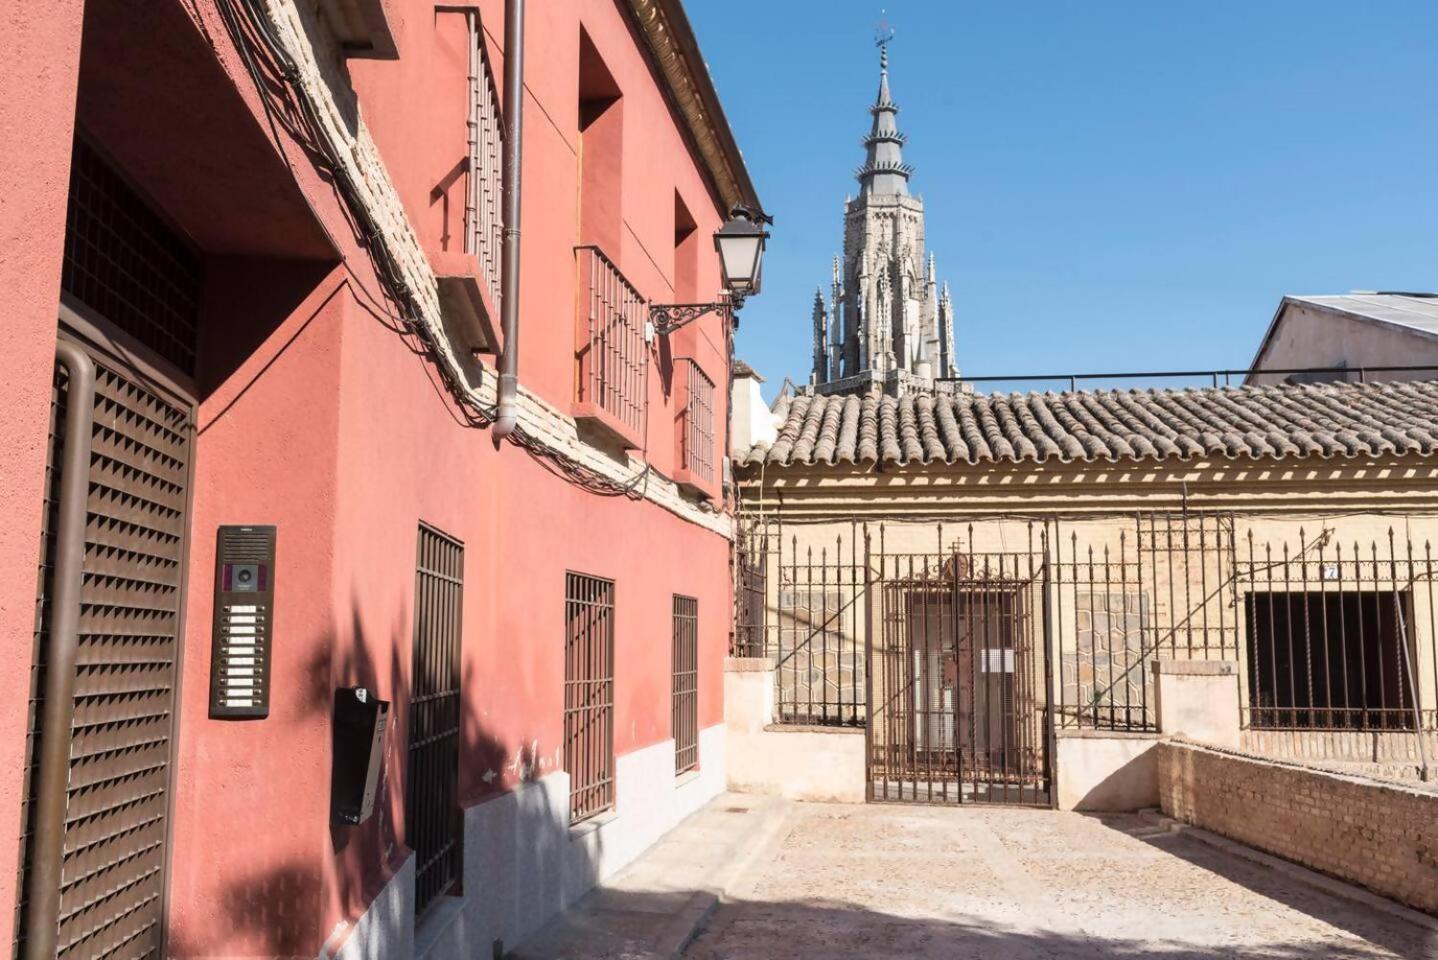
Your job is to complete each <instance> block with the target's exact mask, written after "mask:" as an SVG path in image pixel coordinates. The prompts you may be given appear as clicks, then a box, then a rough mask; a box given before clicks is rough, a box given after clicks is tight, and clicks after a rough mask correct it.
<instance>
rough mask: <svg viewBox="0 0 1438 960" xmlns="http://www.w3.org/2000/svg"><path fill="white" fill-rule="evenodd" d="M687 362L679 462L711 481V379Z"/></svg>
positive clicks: (712, 442)
mask: <svg viewBox="0 0 1438 960" xmlns="http://www.w3.org/2000/svg"><path fill="white" fill-rule="evenodd" d="M683 362H684V363H685V364H686V365H687V379H688V397H687V400H686V402H685V405H684V430H683V433H682V437H683V442H682V450H681V453H682V457H683V459H682V460H681V464H680V465H681V466H682V467H683V468H684V469H685V470H688V471H689V472H690V473H692V474H694V475H695V476H696V477H698V478H699V479H700V480H702V481H703V482H705V483H713V482H714V381H713V380H710V379H709V377H708V376H707V375H706V374H705V373H704V371H703V370H702V369H700V367H699V364H697V363H695V362H694V361H693V360H688V359H686V360H684V361H683Z"/></svg>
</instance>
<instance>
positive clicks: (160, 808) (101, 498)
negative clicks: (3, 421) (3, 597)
mask: <svg viewBox="0 0 1438 960" xmlns="http://www.w3.org/2000/svg"><path fill="white" fill-rule="evenodd" d="M89 354H90V357H91V361H90V362H91V363H93V365H94V394H93V403H92V407H93V409H92V417H91V418H89V419H90V424H89V427H90V430H89V436H88V437H85V436H73V435H66V434H67V433H68V431H67V430H66V429H64V425H65V422H66V420H67V417H68V416H69V411H68V405H69V402H70V392H71V391H70V381H71V379H72V378H71V377H70V375H69V374H68V373H57V377H56V384H55V391H54V395H53V409H54V416H53V418H52V431H51V462H50V468H49V477H48V478H47V479H48V483H47V510H46V513H47V523H46V525H45V542H44V548H43V553H42V557H41V569H40V591H39V597H38V605H37V627H36V637H35V643H36V647H35V661H34V662H35V666H36V669H35V671H34V674H35V678H36V682H35V683H34V685H33V688H32V689H33V692H32V698H31V710H30V712H31V725H30V751H29V753H30V760H29V769H28V770H27V777H26V804H25V811H24V823H25V831H26V835H25V838H24V850H25V855H24V857H23V859H22V863H21V877H20V879H21V886H20V888H21V890H22V891H23V896H25V898H26V902H25V904H23V905H22V907H21V917H22V921H21V923H20V924H18V925H17V952H22V953H23V948H22V947H21V944H22V942H23V941H26V940H28V939H31V938H32V937H33V938H34V939H35V940H36V941H37V942H45V941H46V940H48V939H49V938H50V937H52V936H53V937H55V938H56V939H55V941H54V942H55V948H54V950H55V953H54V955H55V956H59V957H76V958H79V957H84V958H87V960H88V958H100V957H150V956H159V954H160V950H161V942H162V937H163V908H164V890H165V883H164V874H165V869H166V859H167V858H166V850H167V836H168V832H169V817H168V810H169V799H170V795H169V789H170V779H171V767H172V749H171V748H172V739H173V733H174V722H175V717H174V708H175V694H176V679H177V676H176V662H177V658H178V651H179V642H180V641H179V638H180V632H181V600H182V578H183V571H184V559H185V535H186V516H185V511H186V503H187V488H188V481H189V472H190V455H191V443H192V438H193V432H192V428H193V423H192V419H191V416H190V410H189V408H188V406H187V405H184V404H181V403H177V402H175V401H173V400H171V399H169V398H167V397H166V396H164V395H162V394H161V393H160V392H159V391H158V390H157V389H151V388H150V387H148V386H145V385H142V384H141V383H139V382H137V380H136V379H134V378H132V377H131V376H130V375H129V374H128V373H127V372H125V371H123V370H122V369H121V368H120V367H119V366H118V365H117V364H113V363H111V362H110V361H109V360H108V359H107V358H105V357H103V356H101V355H100V354H98V353H96V352H93V351H90V352H89ZM75 399H76V402H84V398H83V397H81V396H77V397H76V398H75ZM70 422H71V423H74V422H75V421H74V420H73V418H72V419H71V420H70ZM76 442H80V443H88V447H89V450H88V458H87V461H85V460H82V461H80V462H81V463H85V464H86V467H87V469H88V478H87V479H88V487H89V493H88V500H87V502H86V504H85V509H84V514H83V526H84V529H83V559H82V560H81V561H80V569H79V574H80V575H79V578H78V583H75V582H73V580H72V579H67V580H66V582H60V580H61V577H59V576H57V575H56V574H57V571H56V563H57V553H58V551H59V546H58V540H57V520H56V518H57V516H58V515H59V513H60V511H58V510H56V509H54V505H55V502H56V499H57V496H58V493H57V491H58V490H59V489H60V485H61V484H63V483H64V480H65V478H64V476H63V473H64V471H63V470H62V469H58V466H57V465H58V464H59V463H60V462H61V460H62V453H63V451H64V450H65V449H66V448H67V446H68V445H70V444H73V443H76ZM75 589H78V620H77V621H75V629H74V631H73V636H74V639H75V644H74V648H73V649H74V670H73V683H74V693H73V704H74V714H73V721H72V722H71V723H70V724H69V729H68V730H64V729H61V730H60V731H58V732H52V731H51V730H50V729H48V728H45V729H42V728H43V727H44V723H43V722H42V718H44V717H46V716H47V702H46V697H45V691H46V690H49V689H52V688H51V687H50V686H49V685H48V681H47V680H44V679H42V678H44V675H45V673H46V669H45V668H46V666H47V665H48V664H49V663H50V662H52V661H51V660H50V659H49V658H50V656H51V654H52V651H54V650H56V649H57V648H56V646H55V645H56V644H57V643H66V642H67V640H66V638H65V637H64V636H63V634H68V633H70V631H69V630H68V629H66V628H65V624H64V623H61V622H57V621H58V620H59V619H60V617H61V616H62V612H61V610H60V609H58V606H60V605H57V603H56V600H55V598H56V597H57V596H59V595H62V594H63V595H64V596H65V597H66V598H67V599H66V600H65V602H64V603H63V604H62V605H63V606H66V607H69V608H71V609H73V606H74V604H73V594H72V593H70V591H73V590H75ZM67 673H68V671H67ZM42 684H43V685H42ZM52 699H55V698H52ZM52 709H55V708H52ZM49 715H50V716H53V714H49ZM52 735H58V736H61V737H67V738H68V740H69V751H68V753H69V758H68V759H69V762H68V769H67V770H66V781H67V783H66V785H65V787H64V790H63V792H61V793H59V794H57V795H56V796H57V798H58V799H59V802H60V805H61V806H63V811H62V812H63V816H62V817H60V818H59V824H58V825H59V827H60V829H59V831H58V833H59V836H58V839H59V848H60V860H59V868H60V869H59V884H58V886H59V900H58V910H57V911H54V912H53V913H52V914H51V915H52V916H54V917H55V927H54V929H53V930H49V929H46V930H43V931H35V930H31V929H30V928H29V920H28V919H27V918H28V917H33V916H34V915H33V914H30V913H29V910H28V907H29V905H30V901H32V900H35V899H36V898H37V897H38V898H39V899H40V901H41V902H46V901H49V900H52V899H53V895H54V888H53V880H54V878H53V877H48V876H46V874H47V873H48V869H49V868H48V867H46V866H45V853H44V851H45V850H46V849H53V847H50V846H49V845H50V844H53V843H54V841H55V838H54V837H50V836H48V832H49V831H50V829H51V828H50V827H48V826H46V823H47V819H48V818H47V815H46V812H45V810H44V807H45V806H46V803H45V801H44V789H45V788H44V786H43V782H44V780H45V777H44V776H43V775H42V771H41V766H40V763H41V759H42V757H43V756H44V754H43V743H44V740H45V739H46V738H49V737H51V736H52ZM62 756H63V755H62ZM60 812H61V811H55V810H51V811H49V818H54V817H55V815H56V814H57V813H60ZM48 822H49V823H52V824H54V823H55V822H56V821H55V820H54V819H48ZM37 884H38V885H41V886H43V887H44V889H41V886H37ZM50 909H52V910H53V908H50ZM47 926H48V925H47Z"/></svg>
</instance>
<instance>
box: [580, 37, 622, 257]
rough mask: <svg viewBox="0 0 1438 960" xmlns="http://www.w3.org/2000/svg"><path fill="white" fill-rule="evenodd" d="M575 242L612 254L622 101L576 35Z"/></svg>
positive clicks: (593, 52)
mask: <svg viewBox="0 0 1438 960" xmlns="http://www.w3.org/2000/svg"><path fill="white" fill-rule="evenodd" d="M578 114H579V115H578V129H579V242H580V243H581V244H593V245H595V246H598V247H599V248H600V249H602V250H604V251H605V252H606V253H608V254H609V255H610V256H611V257H612V256H615V255H617V254H618V251H619V237H620V224H621V218H622V216H623V204H622V200H623V182H624V176H623V174H624V97H623V94H622V93H621V92H620V89H619V84H618V83H616V82H615V80H614V74H613V73H611V72H610V70H609V67H608V66H607V65H606V64H605V62H604V58H603V57H601V56H600V55H599V50H598V49H597V48H596V47H595V46H594V42H593V41H592V40H590V39H589V34H588V33H587V32H585V31H584V30H580V31H579V98H578Z"/></svg>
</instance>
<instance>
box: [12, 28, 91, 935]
mask: <svg viewBox="0 0 1438 960" xmlns="http://www.w3.org/2000/svg"><path fill="white" fill-rule="evenodd" d="M81 7H82V4H81V2H80V0H56V2H54V3H47V4H43V5H41V6H40V7H38V8H34V9H32V8H31V6H30V5H28V4H25V5H21V4H8V5H7V6H6V7H5V8H4V10H3V11H0V30H3V32H4V34H5V37H6V45H7V47H9V49H8V50H7V52H6V55H5V56H4V57H3V58H0V89H3V90H6V91H10V92H14V91H23V95H20V96H17V95H14V94H13V93H7V95H6V96H4V97H0V130H4V131H6V133H5V134H4V135H3V136H0V318H3V320H0V324H3V328H4V329H5V331H6V332H7V333H8V334H9V335H8V336H6V338H5V340H6V343H5V349H3V350H0V384H3V387H0V395H3V397H4V402H3V403H0V451H3V454H4V455H3V456H0V518H3V521H4V522H0V637H4V638H5V643H6V648H7V650H9V651H10V655H9V656H6V657H5V658H4V660H3V663H0V683H3V684H4V689H5V693H6V696H5V697H3V698H0V850H4V851H8V852H7V854H6V855H7V856H10V857H11V860H10V861H9V862H12V863H13V862H16V860H17V858H18V851H17V849H16V846H17V844H18V842H19V837H20V795H21V791H22V789H23V783H24V781H23V767H24V758H25V724H26V707H27V702H28V699H29V672H30V665H29V658H30V648H31V645H32V643H31V637H32V636H33V634H34V629H35V570H36V561H37V560H38V558H39V552H40V547H39V544H40V491H41V489H42V486H43V483H44V477H45V435H46V429H47V425H48V423H49V408H50V382H51V376H52V374H51V370H52V369H53V366H54V357H55V323H56V320H55V318H56V312H55V304H56V303H58V302H59V299H60V254H61V249H62V246H61V245H62V243H63V242H64V231H65V197H66V193H67V183H68V180H69V175H70V143H71V138H72V134H73V128H74V122H75V114H74V109H73V104H74V102H75V84H76V80H77V77H78V75H79V67H80V16H81ZM21 131H23V135H20V132H21ZM14 898H15V873H14V871H12V870H10V869H4V870H0V903H5V904H11V903H13V902H14ZM13 921H14V912H13V911H12V910H9V909H3V910H0V937H3V942H9V940H10V938H11V936H12V935H13V933H12V926H13Z"/></svg>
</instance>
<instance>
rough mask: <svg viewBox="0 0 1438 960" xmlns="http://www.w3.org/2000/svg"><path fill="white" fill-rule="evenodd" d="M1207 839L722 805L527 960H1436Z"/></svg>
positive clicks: (1292, 876)
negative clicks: (1109, 959) (1217, 959)
mask: <svg viewBox="0 0 1438 960" xmlns="http://www.w3.org/2000/svg"><path fill="white" fill-rule="evenodd" d="M1201 836H1202V835H1201V834H1200V833H1198V832H1194V831H1190V830H1176V829H1174V825H1173V824H1171V823H1169V822H1167V821H1163V820H1161V819H1157V818H1155V817H1153V816H1145V815H1137V814H1115V815H1104V816H1093V815H1084V814H1077V813H1055V812H1051V811H1048V810H1023V809H1015V808H990V809H984V808H962V809H953V808H937V807H922V806H896V805H881V804H871V805H844V804H795V803H789V802H786V801H783V800H778V799H775V798H765V797H756V796H748V795H725V796H723V797H720V798H719V799H717V800H716V801H714V802H713V803H712V804H710V805H709V806H708V807H706V808H705V809H704V810H701V811H700V812H699V813H697V814H695V815H694V816H693V817H691V818H689V820H687V821H685V822H684V823H683V824H681V825H680V826H679V827H678V828H677V829H676V830H675V831H674V832H673V833H671V834H670V835H669V836H667V837H666V838H665V839H664V840H663V841H661V842H660V843H659V844H657V845H655V846H654V847H653V848H651V849H650V850H649V851H648V852H647V853H646V854H645V855H644V856H643V857H641V858H640V859H639V860H638V861H637V862H636V863H634V864H632V865H630V867H629V868H628V869H626V870H625V871H623V872H622V873H620V874H619V875H618V876H616V877H614V878H613V879H612V880H611V881H610V882H608V883H606V884H604V885H603V886H602V887H600V888H598V889H596V890H595V891H594V892H593V893H592V894H590V896H588V897H586V898H585V899H584V900H582V901H581V902H580V903H579V904H577V905H576V906H575V907H574V908H572V909H571V910H569V911H567V912H566V913H565V914H564V915H563V916H562V917H560V918H559V919H558V920H557V921H555V922H554V923H552V924H551V925H550V926H549V927H547V928H545V930H543V931H542V932H541V933H540V934H539V935H538V936H537V937H535V938H533V939H532V940H530V941H529V942H528V943H526V944H524V945H522V947H521V948H520V950H519V951H518V952H517V953H516V954H515V955H514V956H516V957H518V958H523V960H559V958H563V960H652V958H666V960H667V958H672V957H677V956H680V955H682V956H683V957H687V958H690V960H830V958H838V957H855V958H876V960H877V958H884V960H891V958H896V957H905V958H907V957H913V958H919V960H940V958H942V960H951V958H952V960H969V958H972V960H990V958H991V960H1069V958H1074V960H1077V958H1097V957H1117V958H1139V957H1160V958H1167V960H1198V958H1209V957H1233V958H1237V957H1244V958H1250V957H1251V958H1261V960H1319V958H1324V960H1327V958H1339V960H1380V958H1382V960H1387V958H1404V960H1438V920H1430V919H1428V918H1422V919H1423V922H1414V918H1415V917H1417V916H1418V915H1415V914H1413V913H1412V912H1411V911H1409V912H1405V911H1404V910H1402V909H1400V908H1395V907H1393V906H1392V905H1389V904H1386V902H1375V901H1374V900H1373V898H1372V897H1371V896H1369V897H1368V899H1367V901H1365V900H1364V899H1363V897H1364V896H1366V895H1357V897H1356V899H1355V895H1354V894H1353V893H1352V891H1351V889H1350V888H1345V887H1343V886H1342V885H1339V884H1336V882H1334V881H1327V880H1323V879H1322V878H1314V877H1313V876H1312V875H1306V874H1305V872H1304V871H1302V869H1301V868H1295V867H1292V865H1288V864H1282V863H1279V864H1274V863H1273V862H1272V858H1267V859H1265V858H1264V857H1263V856H1262V855H1257V856H1254V855H1253V854H1254V852H1253V851H1247V849H1246V848H1240V847H1239V846H1238V845H1234V844H1231V843H1229V842H1227V841H1219V842H1214V840H1213V838H1209V839H1208V840H1204V839H1201ZM1305 876H1306V879H1305ZM1380 908H1382V909H1380Z"/></svg>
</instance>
